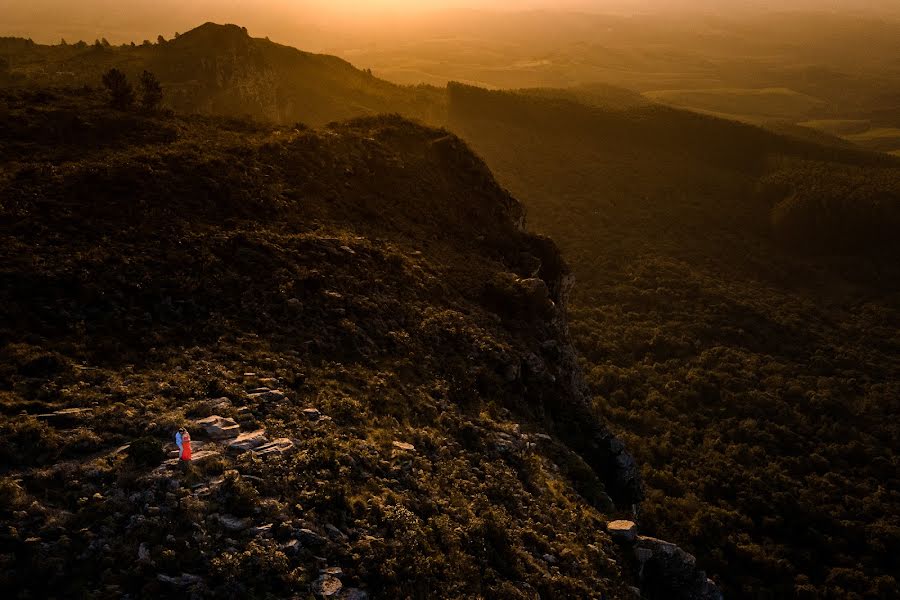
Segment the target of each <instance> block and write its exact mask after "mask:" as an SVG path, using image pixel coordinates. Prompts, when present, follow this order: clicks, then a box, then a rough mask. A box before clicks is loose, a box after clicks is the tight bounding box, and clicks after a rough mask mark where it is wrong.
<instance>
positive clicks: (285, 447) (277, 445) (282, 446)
mask: <svg viewBox="0 0 900 600" xmlns="http://www.w3.org/2000/svg"><path fill="white" fill-rule="evenodd" d="M293 449H294V442H292V441H291V440H289V439H288V438H278V439H277V440H273V441H271V442H269V443H268V444H263V445H262V446H259V447H258V448H255V449H254V450H253V453H254V454H257V455H259V456H267V455H271V454H285V453H287V452H290V451H291V450H293Z"/></svg>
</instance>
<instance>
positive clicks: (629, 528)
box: [606, 521, 637, 543]
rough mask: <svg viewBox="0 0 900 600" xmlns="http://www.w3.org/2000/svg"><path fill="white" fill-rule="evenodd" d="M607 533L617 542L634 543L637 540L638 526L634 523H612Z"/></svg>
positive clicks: (608, 526)
mask: <svg viewBox="0 0 900 600" xmlns="http://www.w3.org/2000/svg"><path fill="white" fill-rule="evenodd" d="M606 531H607V532H608V533H609V535H610V537H612V538H613V539H614V540H616V541H617V542H629V543H630V542H633V541H634V540H635V539H636V538H637V525H636V524H635V523H634V521H612V522H610V523H609V524H608V525H607V526H606Z"/></svg>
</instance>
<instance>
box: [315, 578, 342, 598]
mask: <svg viewBox="0 0 900 600" xmlns="http://www.w3.org/2000/svg"><path fill="white" fill-rule="evenodd" d="M342 587H344V584H342V583H341V580H340V579H338V578H337V577H335V576H334V575H327V574H326V575H321V576H320V577H319V578H318V579H317V580H316V581H315V582H313V584H312V592H313V594H315V595H316V596H318V597H320V598H331V597H333V596H336V595H337V594H338V592H340V591H341V588H342Z"/></svg>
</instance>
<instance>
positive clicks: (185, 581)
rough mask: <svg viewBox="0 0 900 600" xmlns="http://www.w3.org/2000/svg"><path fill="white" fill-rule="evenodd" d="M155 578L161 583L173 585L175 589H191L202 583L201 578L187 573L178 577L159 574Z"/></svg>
mask: <svg viewBox="0 0 900 600" xmlns="http://www.w3.org/2000/svg"><path fill="white" fill-rule="evenodd" d="M156 578H157V579H158V580H159V581H161V582H162V583H168V584H169V585H174V586H175V587H181V588H186V587H191V586H194V585H197V584H198V583H202V582H203V578H202V577H200V576H198V575H190V574H188V573H182V574H181V575H180V576H178V577H171V576H169V575H163V574H162V573H160V574H159V575H157V576H156Z"/></svg>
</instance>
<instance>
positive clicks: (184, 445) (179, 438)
mask: <svg viewBox="0 0 900 600" xmlns="http://www.w3.org/2000/svg"><path fill="white" fill-rule="evenodd" d="M175 445H176V446H178V458H180V459H181V460H183V461H190V460H191V434H189V433H188V430H187V429H185V428H184V427H182V428H181V429H179V430H178V433H176V434H175Z"/></svg>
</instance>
